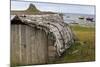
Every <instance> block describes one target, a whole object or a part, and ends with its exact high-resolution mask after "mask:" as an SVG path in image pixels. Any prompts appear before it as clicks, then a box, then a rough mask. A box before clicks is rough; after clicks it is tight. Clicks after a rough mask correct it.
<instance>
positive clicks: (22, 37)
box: [21, 25, 27, 65]
mask: <svg viewBox="0 0 100 67" xmlns="http://www.w3.org/2000/svg"><path fill="white" fill-rule="evenodd" d="M25 27H26V26H25V25H21V53H22V61H23V62H22V64H23V65H25V64H27V58H26V56H27V52H26V47H27V46H26V35H25V32H26V31H25V29H26V28H25Z"/></svg>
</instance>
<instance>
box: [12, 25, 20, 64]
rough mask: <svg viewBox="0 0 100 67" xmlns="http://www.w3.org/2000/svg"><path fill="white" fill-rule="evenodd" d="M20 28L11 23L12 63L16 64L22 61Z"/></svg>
mask: <svg viewBox="0 0 100 67" xmlns="http://www.w3.org/2000/svg"><path fill="white" fill-rule="evenodd" d="M18 29H19V28H18V25H11V63H12V64H14V65H18V64H19V61H20V59H19V57H20V55H19V35H18Z"/></svg>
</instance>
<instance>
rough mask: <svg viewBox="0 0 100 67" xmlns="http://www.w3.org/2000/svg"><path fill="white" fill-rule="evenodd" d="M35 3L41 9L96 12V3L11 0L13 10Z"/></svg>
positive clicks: (81, 12)
mask: <svg viewBox="0 0 100 67" xmlns="http://www.w3.org/2000/svg"><path fill="white" fill-rule="evenodd" d="M30 3H33V4H34V5H35V6H36V7H37V8H38V9H39V10H41V11H53V12H61V13H80V14H95V6H93V5H94V4H92V3H91V4H87V5H71V4H73V3H71V4H54V3H40V2H22V1H11V10H25V9H27V8H28V7H29V4H30Z"/></svg>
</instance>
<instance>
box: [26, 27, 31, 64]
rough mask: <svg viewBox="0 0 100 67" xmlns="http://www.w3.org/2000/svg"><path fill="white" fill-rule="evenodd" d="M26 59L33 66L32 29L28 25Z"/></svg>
mask: <svg viewBox="0 0 100 67" xmlns="http://www.w3.org/2000/svg"><path fill="white" fill-rule="evenodd" d="M25 35H26V46H27V47H26V53H27V54H26V58H27V64H32V55H31V53H32V51H31V49H32V47H31V28H30V27H29V26H27V25H26V33H25Z"/></svg>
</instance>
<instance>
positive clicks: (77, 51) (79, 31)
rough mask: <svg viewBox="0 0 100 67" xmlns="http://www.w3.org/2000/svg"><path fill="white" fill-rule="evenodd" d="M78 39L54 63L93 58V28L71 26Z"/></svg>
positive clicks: (92, 59)
mask: <svg viewBox="0 0 100 67" xmlns="http://www.w3.org/2000/svg"><path fill="white" fill-rule="evenodd" d="M71 28H72V30H73V31H74V33H75V35H76V36H77V38H78V39H79V41H76V42H75V43H74V44H72V46H71V47H70V48H69V49H67V50H66V52H65V54H64V56H63V57H61V58H60V59H59V60H57V61H56V62H55V63H69V62H86V61H94V60H95V28H93V27H92V28H91V27H81V26H79V25H75V26H71Z"/></svg>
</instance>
